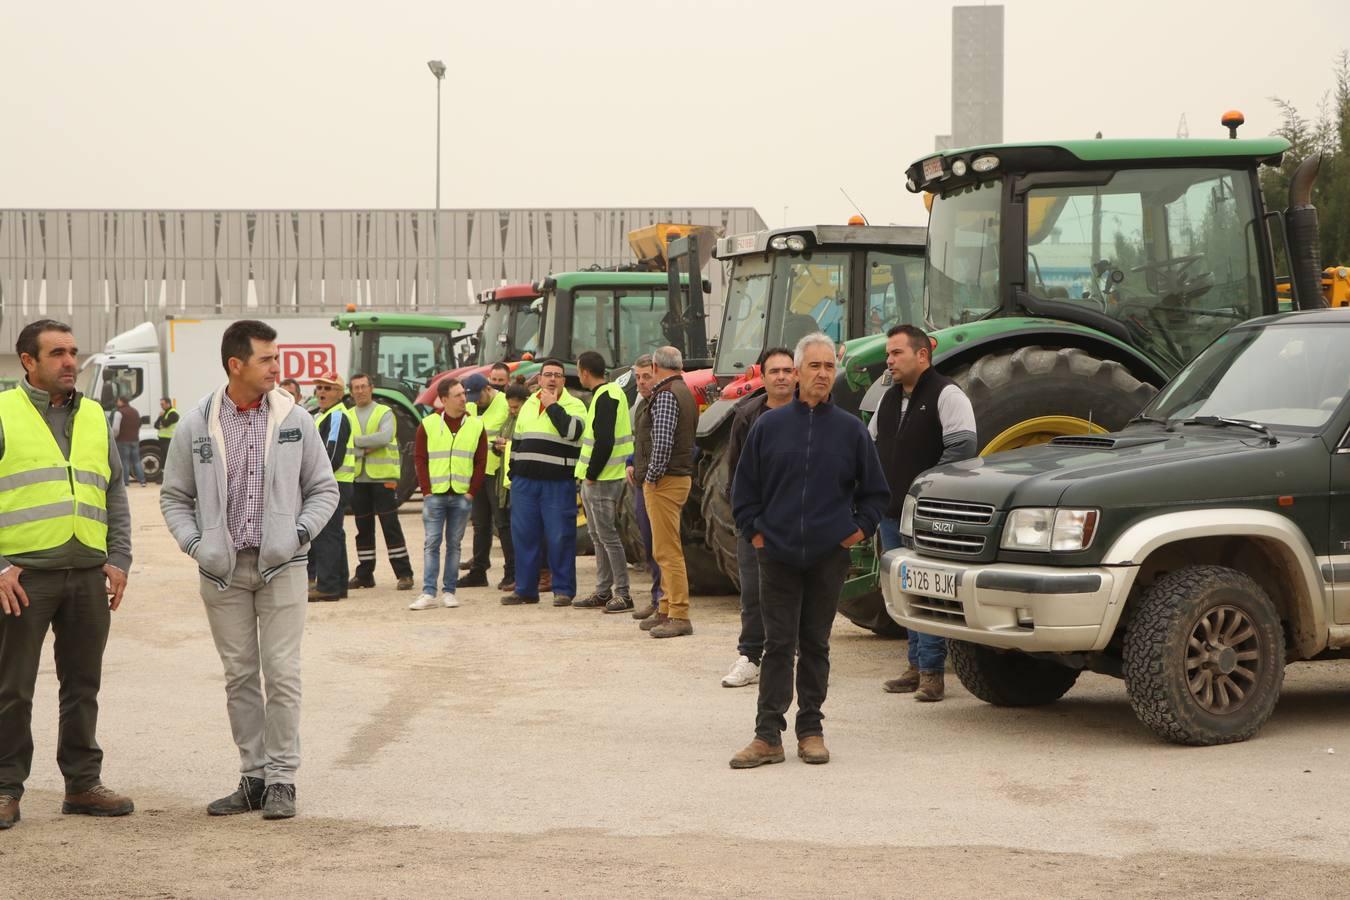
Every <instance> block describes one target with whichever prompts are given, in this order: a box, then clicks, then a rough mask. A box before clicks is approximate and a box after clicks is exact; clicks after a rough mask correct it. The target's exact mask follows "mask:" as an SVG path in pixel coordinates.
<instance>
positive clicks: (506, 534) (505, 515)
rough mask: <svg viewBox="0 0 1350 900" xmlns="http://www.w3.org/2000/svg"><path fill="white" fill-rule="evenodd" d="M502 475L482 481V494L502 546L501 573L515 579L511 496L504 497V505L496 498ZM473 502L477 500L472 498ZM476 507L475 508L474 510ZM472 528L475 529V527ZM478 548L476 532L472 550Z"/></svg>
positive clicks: (491, 476) (499, 473)
mask: <svg viewBox="0 0 1350 900" xmlns="http://www.w3.org/2000/svg"><path fill="white" fill-rule="evenodd" d="M501 477H502V474H501V472H500V471H499V472H497V474H495V475H489V476H487V478H486V479H485V480H484V481H483V493H484V494H486V495H487V498H488V508H489V509H490V510H491V511H492V527H493V529H494V530H495V531H496V532H497V540H498V541H500V542H501V545H502V559H503V560H504V563H503V565H504V568H503V569H502V571H503V572H505V573H506V577H508V578H515V577H516V545H515V543H514V542H513V541H512V540H511V495H510V494H509V493H508V494H507V495H506V503H502V502H501V501H500V499H499V498H498V496H497V494H498V491H497V484H498V482H500V481H501ZM474 500H475V502H476V501H477V500H478V498H477V497H475V498H474ZM476 508H477V507H475V509H476ZM474 527H477V525H475V526H474ZM477 548H478V532H474V550H475V552H476V551H477Z"/></svg>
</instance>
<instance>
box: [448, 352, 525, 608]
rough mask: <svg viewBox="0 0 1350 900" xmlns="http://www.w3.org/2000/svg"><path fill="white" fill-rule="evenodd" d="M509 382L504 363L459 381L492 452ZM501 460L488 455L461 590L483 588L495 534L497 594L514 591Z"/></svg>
mask: <svg viewBox="0 0 1350 900" xmlns="http://www.w3.org/2000/svg"><path fill="white" fill-rule="evenodd" d="M510 380H511V369H510V368H509V367H508V366H507V365H506V363H502V362H499V363H496V364H494V365H493V366H492V368H491V369H490V370H489V371H488V375H487V377H486V378H484V377H483V376H482V375H479V374H478V373H476V372H475V373H474V374H472V375H470V376H468V377H467V378H465V379H463V380H462V382H461V383H462V384H463V385H464V391H465V393H466V394H467V395H468V396H469V397H470V398H474V397H477V398H478V399H477V400H473V399H471V400H470V402H471V403H475V404H476V405H477V415H478V416H479V417H480V418H482V420H483V432H484V434H486V436H487V443H488V447H489V448H491V447H492V445H493V444H494V443H495V442H496V440H497V438H498V436H500V434H501V431H502V425H503V423H505V422H506V416H507V409H506V385H507V383H508V382H509V381H510ZM500 470H501V458H500V456H499V455H498V454H495V453H489V454H488V463H487V486H486V488H485V489H484V490H483V491H482V492H481V493H478V494H475V495H474V498H473V516H472V517H471V518H470V521H471V522H472V523H473V556H472V557H471V558H470V559H469V562H468V564H467V565H465V566H461V567H460V568H467V569H468V570H469V571H468V572H466V573H465V574H464V576H463V577H462V578H460V579H459V585H460V587H486V586H487V583H488V577H487V573H488V568H489V561H490V555H491V553H492V535H493V532H494V531H495V532H496V534H497V539H498V540H499V541H501V544H502V558H503V563H504V566H505V572H504V574H503V576H502V580H501V581H500V582H498V583H497V590H499V591H509V590H511V589H512V588H514V587H515V583H516V576H515V569H516V555H515V551H514V547H513V546H512V544H511V525H510V520H509V519H508V518H507V517H506V515H505V513H504V511H503V510H502V509H501V507H500V506H499V505H498V503H497V493H498V487H499V484H498V480H499V478H500V475H501V471H500Z"/></svg>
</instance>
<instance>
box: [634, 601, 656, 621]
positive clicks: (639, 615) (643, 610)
mask: <svg viewBox="0 0 1350 900" xmlns="http://www.w3.org/2000/svg"><path fill="white" fill-rule="evenodd" d="M655 612H656V607H655V606H649V605H647V604H646V603H644V604H642V605H641V606H639V607H638V608H637V609H635V610H633V618H635V619H638V620H639V621H641V620H642V619H648V618H651V616H652V614H653V613H655Z"/></svg>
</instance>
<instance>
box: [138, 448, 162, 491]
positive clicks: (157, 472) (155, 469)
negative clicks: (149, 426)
mask: <svg viewBox="0 0 1350 900" xmlns="http://www.w3.org/2000/svg"><path fill="white" fill-rule="evenodd" d="M141 468H143V469H144V470H145V480H146V482H151V481H153V482H156V483H159V482H161V481H163V480H164V452H163V451H162V450H160V448H159V441H141Z"/></svg>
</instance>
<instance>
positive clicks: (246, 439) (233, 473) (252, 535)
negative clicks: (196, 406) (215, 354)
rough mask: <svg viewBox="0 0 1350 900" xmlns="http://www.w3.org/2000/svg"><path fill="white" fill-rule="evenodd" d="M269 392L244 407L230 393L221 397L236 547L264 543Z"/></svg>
mask: <svg viewBox="0 0 1350 900" xmlns="http://www.w3.org/2000/svg"><path fill="white" fill-rule="evenodd" d="M268 414H269V408H268V402H267V395H266V394H263V396H262V400H261V401H259V403H258V405H256V406H251V407H249V408H248V409H240V408H239V407H237V406H235V405H234V401H233V400H231V399H230V396H229V394H225V395H223V396H222V397H221V402H220V429H221V431H223V432H224V433H225V471H226V473H227V478H228V481H227V483H226V489H225V493H226V497H227V506H226V512H225V521H226V524H227V526H228V527H229V529H230V540H231V541H233V542H234V549H236V550H244V549H249V548H256V547H258V546H259V545H260V544H261V543H262V521H263V454H264V452H265V451H266V449H267V417H268Z"/></svg>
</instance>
